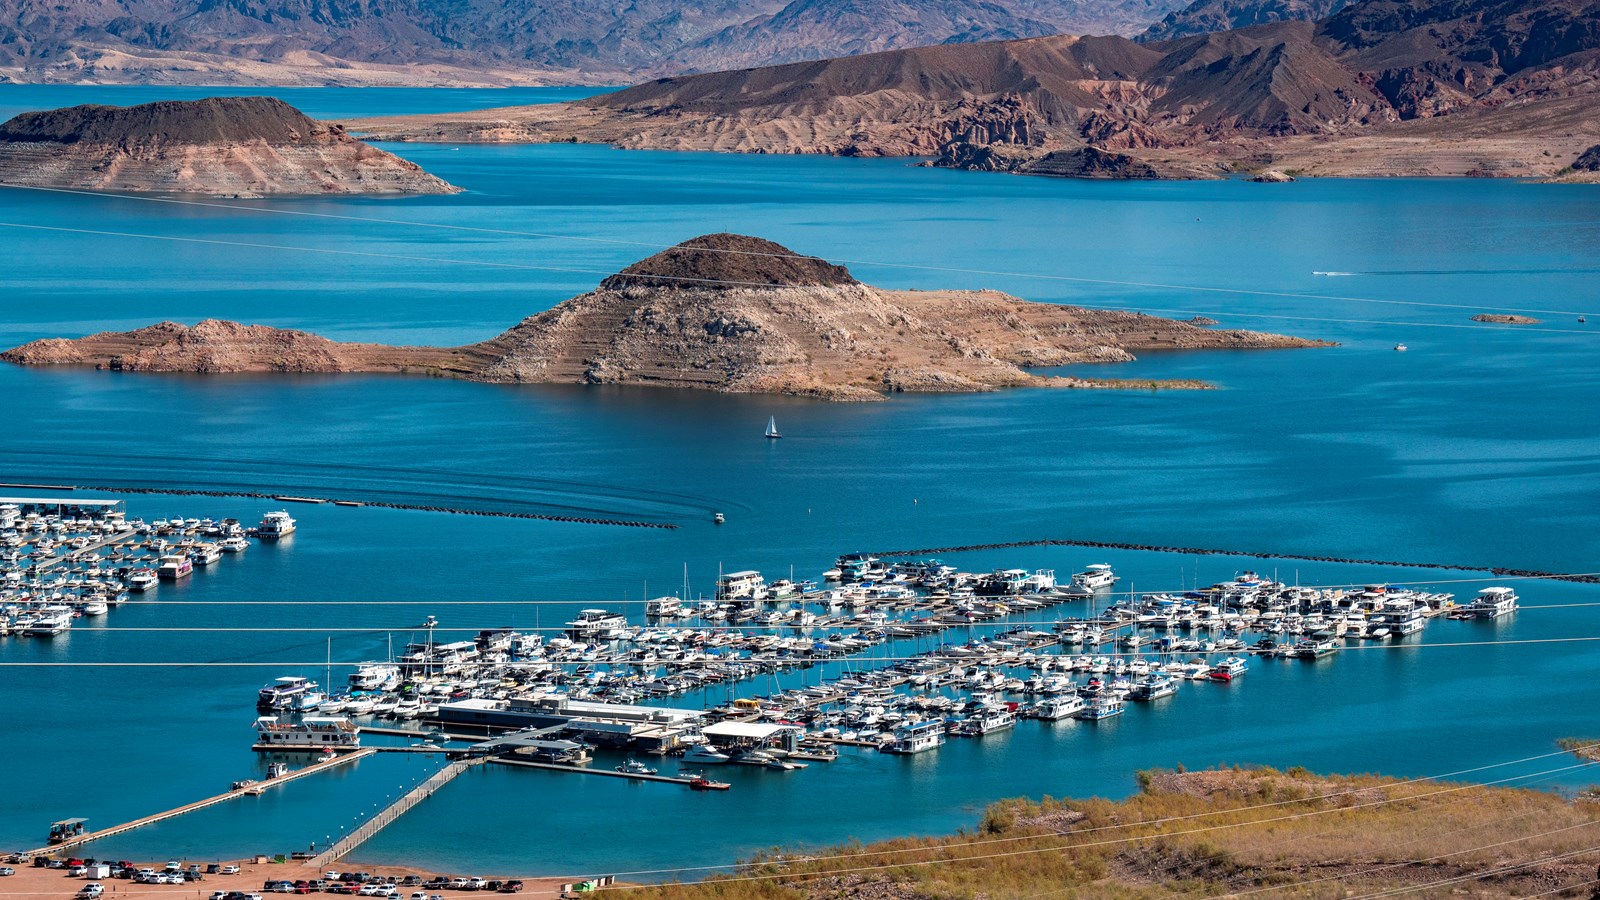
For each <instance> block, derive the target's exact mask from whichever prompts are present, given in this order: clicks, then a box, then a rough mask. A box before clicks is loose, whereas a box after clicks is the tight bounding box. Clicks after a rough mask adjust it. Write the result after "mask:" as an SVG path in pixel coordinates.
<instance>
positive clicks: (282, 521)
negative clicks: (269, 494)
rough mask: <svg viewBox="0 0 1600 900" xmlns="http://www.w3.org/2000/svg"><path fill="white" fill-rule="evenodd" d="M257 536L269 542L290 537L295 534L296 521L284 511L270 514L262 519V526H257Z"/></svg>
mask: <svg viewBox="0 0 1600 900" xmlns="http://www.w3.org/2000/svg"><path fill="white" fill-rule="evenodd" d="M256 534H257V535H258V536H260V537H262V538H265V539H267V540H273V539H275V538H281V537H288V536H289V535H291V534H294V519H292V518H290V516H289V514H288V513H287V512H285V511H283V510H279V511H277V512H269V513H267V514H266V515H264V516H262V517H261V524H260V525H257V526H256Z"/></svg>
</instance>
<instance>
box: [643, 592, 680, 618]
mask: <svg viewBox="0 0 1600 900" xmlns="http://www.w3.org/2000/svg"><path fill="white" fill-rule="evenodd" d="M644 614H645V615H646V616H649V617H650V618H653V619H676V618H678V617H679V616H681V615H683V614H684V611H683V601H682V600H680V599H678V598H677V597H657V598H655V599H654V600H646V601H645V602H644Z"/></svg>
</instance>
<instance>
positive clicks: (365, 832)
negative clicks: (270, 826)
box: [308, 756, 483, 869]
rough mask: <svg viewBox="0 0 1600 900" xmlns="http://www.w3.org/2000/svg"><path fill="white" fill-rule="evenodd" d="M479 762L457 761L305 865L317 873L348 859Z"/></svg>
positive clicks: (479, 760)
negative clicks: (321, 869) (409, 811)
mask: <svg viewBox="0 0 1600 900" xmlns="http://www.w3.org/2000/svg"><path fill="white" fill-rule="evenodd" d="M482 762H483V757H481V756H479V757H473V758H471V759H458V760H455V761H454V762H451V763H449V764H448V765H446V766H445V767H444V768H442V769H440V770H439V771H437V772H435V773H433V775H432V776H430V777H429V778H428V780H427V781H424V782H422V783H421V784H419V785H417V786H416V787H414V788H412V789H411V790H409V791H407V792H406V793H405V794H404V795H402V796H401V797H400V799H398V800H396V801H394V802H393V803H391V804H389V805H388V806H387V807H385V808H384V809H383V810H382V811H381V812H379V813H378V814H377V815H375V816H373V817H372V818H370V819H368V820H367V821H365V822H363V823H362V824H361V825H360V827H358V828H356V829H355V830H354V831H352V832H350V833H349V834H347V835H345V836H344V837H342V838H340V839H339V840H338V841H336V842H334V844H333V846H331V847H329V848H328V849H326V850H324V851H322V853H320V854H318V855H317V857H316V858H315V859H313V860H311V862H309V863H308V865H310V866H311V867H312V868H314V869H320V868H322V867H324V866H327V865H328V864H330V863H333V862H337V861H338V860H340V859H343V858H344V857H345V856H348V855H349V853H350V851H352V850H354V849H356V848H357V847H359V846H361V845H362V844H364V843H366V842H367V840H368V839H369V838H371V837H372V836H373V835H375V834H377V833H378V832H380V831H382V830H383V829H384V828H386V827H387V826H388V825H389V823H391V822H393V821H394V820H395V819H398V818H400V817H401V816H403V815H405V814H406V812H407V811H408V810H410V809H411V807H413V806H416V805H417V804H418V803H421V802H422V801H424V800H426V799H428V798H429V797H432V796H433V795H434V793H436V792H437V791H438V790H439V789H440V788H442V787H444V786H445V785H447V784H449V783H450V782H451V781H454V780H455V778H456V776H457V775H460V774H461V773H462V772H465V771H466V770H468V769H470V768H472V767H473V766H476V765H478V764H480V763H482Z"/></svg>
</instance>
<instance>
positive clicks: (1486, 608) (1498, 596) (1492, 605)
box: [1467, 587, 1517, 619]
mask: <svg viewBox="0 0 1600 900" xmlns="http://www.w3.org/2000/svg"><path fill="white" fill-rule="evenodd" d="M1516 608H1517V595H1516V592H1515V591H1513V590H1511V588H1508V587H1486V588H1484V589H1483V590H1481V591H1479V592H1478V596H1476V597H1474V598H1472V602H1471V603H1469V604H1467V609H1469V610H1471V611H1472V615H1473V618H1476V619H1498V618H1500V617H1501V616H1503V615H1505V614H1506V613H1508V612H1513V611H1515V610H1516Z"/></svg>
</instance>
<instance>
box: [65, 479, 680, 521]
mask: <svg viewBox="0 0 1600 900" xmlns="http://www.w3.org/2000/svg"><path fill="white" fill-rule="evenodd" d="M78 489H79V490H85V491H105V492H106V493H109V494H172V495H174V496H179V497H248V498H251V499H257V500H276V499H277V498H279V497H282V496H283V494H282V493H281V492H280V493H274V494H268V493H263V492H260V491H205V490H197V489H193V488H136V487H113V486H110V485H103V484H81V485H78ZM303 499H306V500H316V501H320V502H322V503H338V502H340V501H341V500H345V501H348V500H351V499H352V498H348V497H339V498H334V497H305V498H303ZM357 502H359V503H361V505H363V506H376V507H381V508H383V509H405V510H412V511H414V512H436V513H449V514H451V515H457V516H495V517H498V518H502V519H537V520H539V521H541V522H575V523H579V524H583V525H620V526H622V527H624V528H666V529H669V530H671V529H676V528H677V527H678V526H677V525H675V524H673V523H671V522H641V521H637V520H632V519H602V518H594V517H589V516H558V515H554V514H550V513H530V512H509V511H506V510H500V509H460V508H456V507H449V506H423V505H422V504H418V503H388V502H385V501H382V500H360V501H357Z"/></svg>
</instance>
